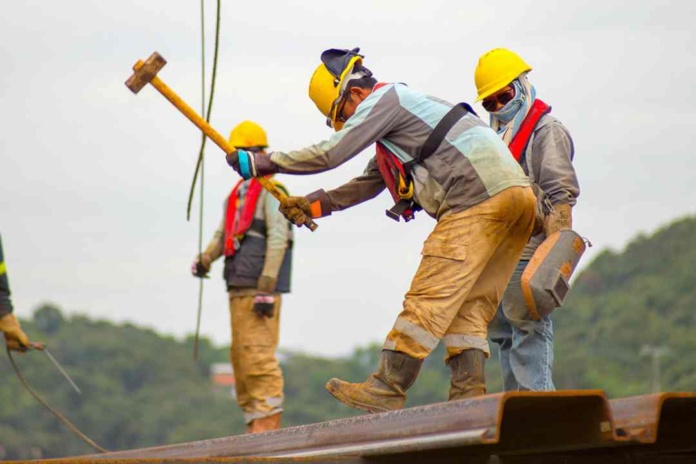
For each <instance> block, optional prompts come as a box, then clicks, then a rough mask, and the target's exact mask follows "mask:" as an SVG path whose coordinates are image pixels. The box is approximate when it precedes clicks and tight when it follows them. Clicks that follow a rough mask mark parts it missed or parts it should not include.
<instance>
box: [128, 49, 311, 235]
mask: <svg viewBox="0 0 696 464" xmlns="http://www.w3.org/2000/svg"><path fill="white" fill-rule="evenodd" d="M165 64H167V61H166V60H165V59H164V58H162V56H161V55H160V54H159V53H157V52H154V53H153V54H152V55H150V58H148V59H147V60H146V61H145V62H144V63H143V62H142V60H138V62H137V63H135V65H133V71H134V73H133V75H132V76H131V77H129V78H128V80H127V81H126V87H128V88H129V89H130V90H131V91H132V92H133V93H136V94H137V93H138V92H140V90H142V88H143V87H145V86H146V85H147V84H151V85H152V86H153V87H154V88H156V89H157V91H159V93H161V94H162V95H163V96H164V98H166V99H167V100H169V101H170V102H171V104H172V105H174V106H176V107H177V108H178V110H179V111H181V112H182V113H183V115H184V116H186V117H187V118H188V119H189V120H190V121H191V122H192V123H194V124H195V125H196V126H198V128H199V129H200V130H201V131H203V133H204V134H205V135H206V136H207V137H208V138H209V139H210V140H212V141H213V142H214V143H215V144H216V145H217V146H218V147H220V148H221V149H222V150H223V151H224V152H225V154H229V153H231V152H233V151H234V149H235V148H234V147H233V146H232V145H230V144H229V142H227V140H226V139H225V138H224V137H223V136H222V135H220V133H219V132H217V131H216V130H215V129H213V127H212V126H211V125H210V124H208V122H207V121H206V120H205V119H203V118H202V117H200V116H199V115H198V113H196V112H195V111H194V110H193V108H191V107H190V106H189V105H188V104H186V102H185V101H183V100H182V99H181V98H179V96H178V95H177V94H176V93H174V91H173V90H172V89H170V88H169V87H168V86H167V85H166V84H165V83H164V82H162V80H160V78H158V77H157V73H158V72H159V71H160V70H161V69H162V68H163V67H164V65H165ZM258 180H259V182H260V183H261V186H263V188H265V189H266V190H268V191H269V192H270V194H271V195H273V196H274V197H276V198H277V199H278V201H279V202H281V204H285V200H286V199H287V195H285V193H283V192H282V191H281V190H280V189H279V188H278V187H276V186H275V184H273V182H271V181H270V180H268V179H266V178H263V177H259V178H258ZM304 226H305V227H307V228H308V229H309V230H311V231H315V230H316V229H317V227H319V226H318V225H317V223H316V222H314V221H312V219H310V218H307V221H306V222H305V223H304Z"/></svg>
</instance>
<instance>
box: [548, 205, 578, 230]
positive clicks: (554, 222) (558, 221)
mask: <svg viewBox="0 0 696 464" xmlns="http://www.w3.org/2000/svg"><path fill="white" fill-rule="evenodd" d="M572 227H573V216H572V214H571V206H570V205H568V204H559V205H553V211H551V212H550V213H549V214H547V215H546V217H545V218H544V232H546V236H547V237H549V236H551V235H553V234H554V233H556V232H558V231H559V230H568V229H571V228H572Z"/></svg>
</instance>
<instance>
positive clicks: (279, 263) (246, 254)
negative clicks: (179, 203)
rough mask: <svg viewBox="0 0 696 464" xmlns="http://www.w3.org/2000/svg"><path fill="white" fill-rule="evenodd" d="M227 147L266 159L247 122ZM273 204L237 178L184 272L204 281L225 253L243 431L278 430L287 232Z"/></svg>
mask: <svg viewBox="0 0 696 464" xmlns="http://www.w3.org/2000/svg"><path fill="white" fill-rule="evenodd" d="M230 144H231V145H233V146H234V147H237V148H239V149H244V150H245V151H246V152H248V153H255V154H256V155H258V156H259V157H263V156H267V155H266V152H265V149H266V147H267V146H268V142H267V137H266V133H265V132H264V130H263V129H262V128H261V126H259V125H258V124H256V123H255V122H252V121H244V122H242V123H241V124H239V125H238V126H236V127H235V128H234V129H232V132H231V133H230ZM273 182H274V183H275V184H276V185H277V186H278V187H279V188H281V189H283V190H284V189H285V187H283V186H282V184H280V183H278V182H277V181H275V180H273ZM278 206H279V203H278V200H276V199H275V198H274V197H273V196H272V195H270V194H268V192H267V191H266V190H264V189H263V188H261V185H260V183H259V182H258V180H256V179H251V180H240V181H239V182H238V183H237V185H236V186H235V187H234V189H233V190H232V193H230V195H229V197H228V198H227V199H226V201H225V206H224V209H223V213H224V214H223V218H222V221H221V222H220V227H219V228H218V229H217V230H216V231H215V234H214V235H213V239H212V240H211V241H210V244H209V245H208V247H207V248H206V249H205V251H204V252H203V253H202V254H201V255H200V256H199V257H197V258H196V260H195V262H194V264H193V267H192V272H193V274H194V275H195V276H197V277H201V276H205V275H206V274H207V273H208V271H209V270H210V266H211V264H212V263H213V262H214V261H215V260H216V259H218V258H219V257H220V256H223V255H224V256H225V269H224V278H225V280H226V282H227V290H228V292H229V308H230V318H231V325H232V344H231V347H230V359H231V361H232V367H233V369H234V375H235V380H236V384H235V388H236V392H237V403H238V404H239V407H240V408H241V409H242V410H243V411H244V420H245V422H246V424H247V430H248V432H249V433H258V432H265V431H268V430H275V429H278V428H280V419H281V412H282V411H283V374H282V372H281V369H280V364H279V362H278V359H277V357H276V354H275V352H276V348H277V347H278V331H279V324H280V307H281V294H282V293H288V292H289V291H290V273H291V260H292V227H291V225H290V224H288V222H287V221H286V220H285V218H284V217H283V216H282V214H280V212H279V211H278Z"/></svg>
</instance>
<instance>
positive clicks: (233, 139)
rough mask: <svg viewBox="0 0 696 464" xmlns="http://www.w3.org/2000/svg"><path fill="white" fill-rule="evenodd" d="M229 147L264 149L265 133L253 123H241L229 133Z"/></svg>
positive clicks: (266, 142)
mask: <svg viewBox="0 0 696 464" xmlns="http://www.w3.org/2000/svg"><path fill="white" fill-rule="evenodd" d="M230 145H232V146H233V147H234V148H266V147H267V146H268V139H267V138H266V131H264V130H263V128H262V127H261V126H259V125H258V124H256V123H255V122H254V121H243V122H241V123H239V124H237V125H236V126H235V128H234V129H232V131H231V132H230Z"/></svg>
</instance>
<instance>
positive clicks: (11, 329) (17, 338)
mask: <svg viewBox="0 0 696 464" xmlns="http://www.w3.org/2000/svg"><path fill="white" fill-rule="evenodd" d="M13 311H14V309H13V307H12V299H11V293H10V282H9V280H8V278H7V266H6V265H5V256H4V254H3V251H2V237H1V236H0V331H2V333H3V334H5V341H6V343H7V346H8V347H9V348H10V349H11V350H15V351H26V350H27V348H28V347H29V337H27V334H25V333H24V331H23V330H22V327H21V326H20V325H19V321H18V320H17V318H16V317H15V316H14V314H13Z"/></svg>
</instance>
